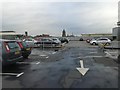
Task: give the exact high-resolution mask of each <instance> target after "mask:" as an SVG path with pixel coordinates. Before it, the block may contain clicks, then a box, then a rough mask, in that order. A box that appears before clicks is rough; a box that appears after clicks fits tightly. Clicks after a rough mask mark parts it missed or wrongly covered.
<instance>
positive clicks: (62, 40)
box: [59, 37, 69, 43]
mask: <svg viewBox="0 0 120 90" xmlns="http://www.w3.org/2000/svg"><path fill="white" fill-rule="evenodd" d="M59 40H60V41H61V43H69V39H67V38H63V37H61V38H59Z"/></svg>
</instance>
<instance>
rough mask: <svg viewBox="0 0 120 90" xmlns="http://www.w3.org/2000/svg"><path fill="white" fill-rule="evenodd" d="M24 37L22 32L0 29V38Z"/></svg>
mask: <svg viewBox="0 0 120 90" xmlns="http://www.w3.org/2000/svg"><path fill="white" fill-rule="evenodd" d="M23 37H24V35H23V34H20V33H16V32H15V31H0V38H2V39H9V40H14V39H22V38H23Z"/></svg>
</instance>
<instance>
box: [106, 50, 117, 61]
mask: <svg viewBox="0 0 120 90" xmlns="http://www.w3.org/2000/svg"><path fill="white" fill-rule="evenodd" d="M105 53H106V57H110V58H112V59H117V57H118V55H117V56H112V54H110V53H109V52H107V51H106V52H105Z"/></svg>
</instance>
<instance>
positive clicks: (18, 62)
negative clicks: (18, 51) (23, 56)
mask: <svg viewBox="0 0 120 90" xmlns="http://www.w3.org/2000/svg"><path fill="white" fill-rule="evenodd" d="M17 64H40V62H17Z"/></svg>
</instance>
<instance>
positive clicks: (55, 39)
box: [52, 38, 61, 44]
mask: <svg viewBox="0 0 120 90" xmlns="http://www.w3.org/2000/svg"><path fill="white" fill-rule="evenodd" d="M52 40H53V41H54V42H56V43H59V44H61V41H60V40H59V39H58V38H52Z"/></svg>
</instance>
